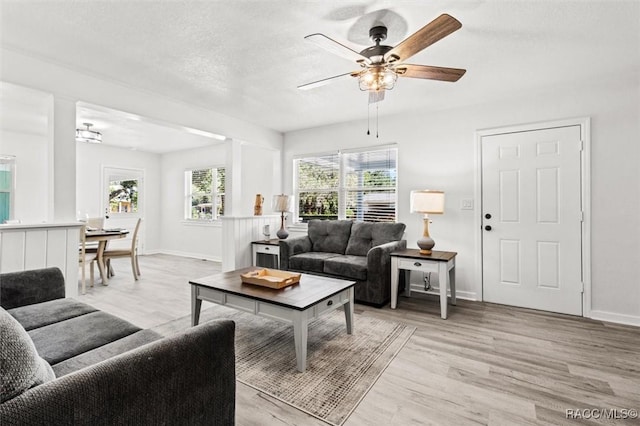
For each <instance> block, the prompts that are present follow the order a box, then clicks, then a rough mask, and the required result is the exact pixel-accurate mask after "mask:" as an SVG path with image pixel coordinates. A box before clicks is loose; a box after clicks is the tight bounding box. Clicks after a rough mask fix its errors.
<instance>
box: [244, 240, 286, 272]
mask: <svg viewBox="0 0 640 426" xmlns="http://www.w3.org/2000/svg"><path fill="white" fill-rule="evenodd" d="M258 253H262V254H269V255H273V256H275V257H276V265H277V267H276V269H280V240H279V239H277V238H273V239H271V240H260V241H252V242H251V260H252V265H253V266H260V265H258Z"/></svg>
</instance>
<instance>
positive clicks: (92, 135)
mask: <svg viewBox="0 0 640 426" xmlns="http://www.w3.org/2000/svg"><path fill="white" fill-rule="evenodd" d="M82 125H83V126H86V127H87V128H86V129H76V142H88V143H102V133H100V132H98V131H96V130H91V126H93V124H91V123H82Z"/></svg>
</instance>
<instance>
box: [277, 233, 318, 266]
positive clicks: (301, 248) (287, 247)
mask: <svg viewBox="0 0 640 426" xmlns="http://www.w3.org/2000/svg"><path fill="white" fill-rule="evenodd" d="M312 247H313V245H312V244H311V240H310V239H309V237H308V236H307V235H304V236H302V237H295V238H291V239H288V240H280V269H282V270H283V271H287V270H289V258H290V257H291V256H294V255H296V254H300V253H307V252H310V251H311V249H312Z"/></svg>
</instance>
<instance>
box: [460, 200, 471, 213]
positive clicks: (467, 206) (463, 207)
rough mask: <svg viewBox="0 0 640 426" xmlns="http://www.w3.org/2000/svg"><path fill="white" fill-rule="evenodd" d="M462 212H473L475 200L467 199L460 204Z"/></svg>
mask: <svg viewBox="0 0 640 426" xmlns="http://www.w3.org/2000/svg"><path fill="white" fill-rule="evenodd" d="M460 210H473V199H472V198H465V199H464V200H462V202H461V203H460Z"/></svg>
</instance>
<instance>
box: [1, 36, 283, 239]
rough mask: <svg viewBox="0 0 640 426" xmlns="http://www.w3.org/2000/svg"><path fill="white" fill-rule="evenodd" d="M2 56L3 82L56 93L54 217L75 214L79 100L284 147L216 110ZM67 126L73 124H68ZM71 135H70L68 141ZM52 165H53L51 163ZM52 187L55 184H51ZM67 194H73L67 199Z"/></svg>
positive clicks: (274, 135)
mask: <svg viewBox="0 0 640 426" xmlns="http://www.w3.org/2000/svg"><path fill="white" fill-rule="evenodd" d="M0 57H2V61H1V62H0V67H1V69H0V74H1V75H2V81H3V82H7V83H10V84H13V85H21V86H25V87H28V88H31V89H36V90H40V91H44V92H46V93H51V94H53V98H54V102H53V105H54V106H53V117H54V119H55V122H56V124H57V127H56V128H55V132H54V131H53V130H54V129H53V128H50V130H49V131H50V137H51V140H52V141H53V142H52V143H51V141H50V145H49V149H50V151H51V150H53V151H52V152H54V154H55V156H54V160H55V161H56V162H57V163H58V164H59V165H62V166H61V167H55V168H53V169H52V168H50V169H49V171H50V172H51V173H52V175H51V174H50V180H51V179H53V182H54V187H53V188H51V187H50V188H49V189H48V191H47V193H46V194H42V195H43V198H46V199H48V200H50V201H49V202H50V205H52V206H53V207H51V209H53V210H54V212H53V213H54V214H51V212H50V213H49V216H50V217H54V216H55V217H67V216H75V211H76V210H75V209H74V208H71V207H69V206H66V204H69V202H71V203H72V204H74V205H75V204H77V203H76V200H75V199H74V195H76V192H75V191H71V192H70V193H65V192H64V191H66V186H71V185H67V184H68V182H76V180H77V179H76V173H75V172H76V171H75V169H74V168H73V167H67V163H68V161H66V160H69V161H71V162H74V160H75V152H74V151H72V150H73V148H71V147H72V146H75V145H74V144H73V136H72V135H73V133H74V132H75V129H74V127H75V114H71V113H70V111H71V110H70V108H69V106H71V105H75V103H76V102H77V101H84V102H87V103H90V104H94V105H100V106H103V107H106V108H111V109H115V110H119V111H127V112H128V113H131V114H135V115H139V116H142V117H148V118H150V119H152V120H155V121H159V122H168V123H174V124H178V125H182V126H186V127H190V128H193V129H199V130H204V131H208V132H212V133H216V134H222V135H225V136H227V137H230V138H233V139H235V140H242V141H248V142H250V143H252V144H255V145H261V146H264V147H269V148H270V149H274V150H281V148H282V142H283V137H282V134H281V133H279V132H277V131H275V130H272V129H267V128H264V127H261V126H258V125H254V124H252V123H248V122H245V121H242V120H239V119H235V118H233V117H229V116H227V115H225V114H222V113H218V112H215V111H213V110H208V109H204V108H199V107H195V106H193V105H189V104H187V103H184V102H182V101H178V100H174V99H170V98H167V97H165V96H162V95H159V94H157V93H151V92H148V91H143V90H138V89H136V88H132V87H129V86H126V85H124V84H121V83H118V82H115V81H107V80H104V79H101V78H99V77H96V76H92V75H87V74H83V73H80V72H77V71H74V70H71V69H69V68H65V67H63V66H60V65H58V64H54V63H50V62H46V61H42V60H40V59H36V58H34V57H30V56H26V55H23V54H21V53H19V52H16V51H14V50H10V49H4V48H3V49H0ZM72 116H73V117H72ZM67 123H70V124H69V125H67ZM69 135H71V136H70V137H68V136H69ZM65 154H66V155H65ZM49 162H50V163H51V159H50V160H49ZM49 185H50V186H51V183H49ZM63 188H64V190H63ZM54 189H55V191H54ZM52 192H55V194H52ZM65 194H72V195H71V196H70V197H64V195H65ZM56 198H57V199H59V200H64V202H65V205H60V204H61V203H60V202H58V203H57V204H53V203H52V202H51V200H54V201H55V199H56ZM68 201H69V202H68ZM69 219H70V218H69ZM149 243H150V244H149V248H150V247H151V246H153V245H155V244H152V243H151V241H150V242H149Z"/></svg>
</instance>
